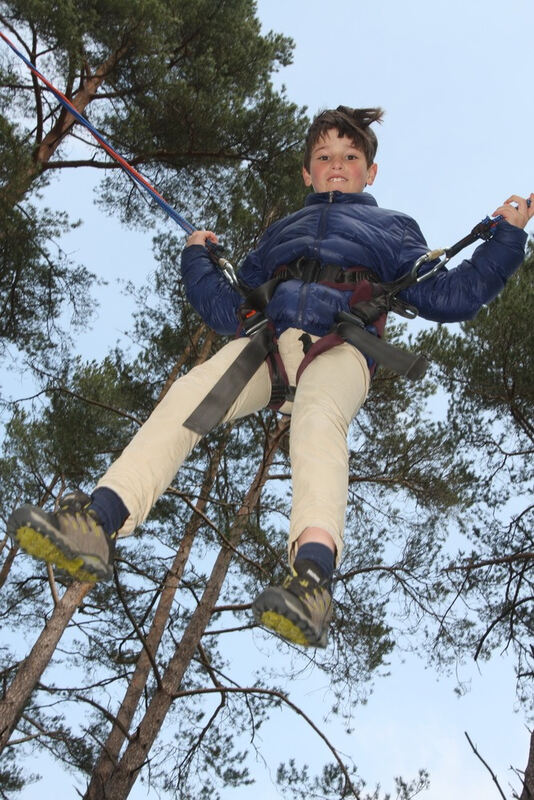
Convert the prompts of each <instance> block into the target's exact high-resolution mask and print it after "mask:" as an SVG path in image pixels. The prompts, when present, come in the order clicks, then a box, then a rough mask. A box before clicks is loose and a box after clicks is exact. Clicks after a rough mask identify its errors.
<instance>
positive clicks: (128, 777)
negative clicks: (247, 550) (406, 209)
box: [100, 420, 289, 800]
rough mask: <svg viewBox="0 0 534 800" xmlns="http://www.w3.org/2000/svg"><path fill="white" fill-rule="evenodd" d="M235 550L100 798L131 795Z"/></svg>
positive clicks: (233, 540)
mask: <svg viewBox="0 0 534 800" xmlns="http://www.w3.org/2000/svg"><path fill="white" fill-rule="evenodd" d="M288 424H289V422H288V421H287V420H282V421H281V422H280V423H279V424H278V426H277V428H276V430H275V431H274V433H273V435H272V436H270V437H269V439H268V441H267V443H266V448H265V453H264V457H263V460H262V463H261V465H260V467H259V469H258V471H257V473H256V476H255V478H254V480H253V482H252V484H251V486H250V489H249V491H248V492H247V494H246V496H245V499H244V501H243V504H242V506H241V508H240V509H239V511H238V514H237V517H236V522H235V524H234V526H233V528H232V529H231V531H230V532H229V534H228V540H229V543H230V544H231V545H232V548H233V547H234V546H235V545H236V544H237V543H238V542H239V540H240V538H241V535H242V532H243V529H244V526H245V524H246V521H247V519H248V518H249V516H250V514H251V513H252V511H253V510H254V508H255V506H256V504H257V502H258V500H259V497H260V493H261V489H262V487H263V484H264V483H265V480H266V479H267V475H268V470H269V467H270V465H271V463H272V459H273V457H274V455H275V453H276V451H277V449H278V444H279V441H280V438H281V436H282V435H283V434H284V432H285V431H286V429H287V427H288ZM233 552H234V551H233V549H231V548H230V547H223V548H221V550H220V551H219V555H218V556H217V559H216V561H215V565H214V567H213V570H212V572H211V575H210V578H209V580H208V583H207V586H206V589H205V590H204V593H203V595H202V597H201V599H200V602H199V604H198V606H197V608H196V610H195V611H194V613H193V615H192V617H191V620H190V622H189V624H188V626H187V628H186V629H185V631H184V635H183V637H182V640H181V642H180V644H179V645H178V647H177V649H176V651H175V653H174V655H173V657H172V658H171V660H170V662H169V665H168V667H167V669H166V671H165V674H164V675H163V677H162V679H161V683H160V685H159V686H158V688H157V689H156V690H155V693H154V696H153V698H152V700H151V702H150V705H149V706H148V709H147V711H146V713H145V716H144V717H143V719H142V720H141V723H140V725H139V727H138V728H137V730H136V732H135V734H134V735H133V736H132V737H131V738H130V743H129V745H128V747H127V748H126V750H125V751H124V754H123V756H122V758H121V759H120V761H119V762H118V763H117V764H116V766H115V768H114V770H113V772H112V774H111V775H110V777H109V779H108V781H107V783H106V785H105V787H103V794H101V795H100V797H101V800H104V799H105V800H125V798H127V797H128V795H129V793H130V790H131V789H132V787H133V785H134V783H135V781H136V779H137V776H138V774H139V771H140V769H141V767H142V766H143V764H145V763H146V760H147V758H148V755H149V752H150V749H151V747H152V745H153V743H154V741H155V739H156V737H157V736H158V734H159V732H160V730H161V727H162V725H163V722H164V720H165V717H166V715H167V712H168V711H169V709H170V707H171V705H172V702H173V700H174V697H175V695H176V693H177V692H178V690H179V688H180V684H181V681H182V679H183V676H184V674H185V672H186V670H187V668H188V666H189V664H190V662H191V659H192V658H193V655H194V654H195V652H196V650H197V648H198V645H199V643H200V641H201V638H202V635H203V633H204V631H205V629H206V627H207V625H208V623H209V621H210V618H211V613H212V610H213V607H214V605H215V602H216V600H217V598H218V596H219V594H220V591H221V588H222V585H223V582H224V579H225V577H226V573H227V571H228V568H229V566H230V562H231V560H232V556H233Z"/></svg>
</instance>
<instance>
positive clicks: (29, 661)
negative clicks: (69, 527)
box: [0, 583, 93, 752]
mask: <svg viewBox="0 0 534 800" xmlns="http://www.w3.org/2000/svg"><path fill="white" fill-rule="evenodd" d="M92 588H93V584H92V583H73V584H71V586H69V588H68V589H67V591H66V592H65V593H64V594H63V597H62V598H61V600H60V601H59V602H58V603H57V605H56V606H55V608H54V611H53V612H52V616H51V617H50V619H49V620H48V622H47V623H46V625H45V627H44V628H43V630H42V631H41V634H40V636H39V638H38V639H37V641H36V642H35V644H34V646H33V648H32V650H31V652H30V654H29V655H28V656H27V657H26V658H25V659H24V661H22V663H21V664H20V666H19V668H18V670H17V674H16V675H15V677H14V679H13V681H12V682H11V684H10V686H9V688H8V690H7V692H6V695H5V697H4V699H3V700H2V701H1V702H0V720H1V728H0V752H2V750H3V749H4V747H5V746H6V744H7V743H8V741H9V737H10V736H11V733H12V732H13V730H14V728H15V726H16V724H17V722H18V721H19V718H20V715H21V714H22V712H23V710H24V707H25V705H26V703H27V702H28V700H29V698H30V695H31V693H32V692H33V690H34V688H35V686H36V684H37V682H38V681H39V679H40V677H41V675H42V674H43V672H44V671H45V669H46V667H47V666H48V663H49V661H50V659H51V658H52V655H53V653H54V650H55V649H56V646H57V643H58V642H59V640H60V639H61V636H62V634H63V632H64V630H65V628H66V627H67V625H68V623H69V620H70V618H71V617H72V615H73V614H74V612H75V611H76V609H77V608H78V606H79V605H80V603H81V602H82V600H83V598H84V597H85V595H86V594H87V593H88V592H89V591H90V590H91V589H92Z"/></svg>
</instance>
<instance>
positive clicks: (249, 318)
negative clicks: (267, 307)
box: [242, 309, 269, 336]
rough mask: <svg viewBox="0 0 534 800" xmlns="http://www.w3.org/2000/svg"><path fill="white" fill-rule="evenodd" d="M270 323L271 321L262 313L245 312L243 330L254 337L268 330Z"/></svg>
mask: <svg viewBox="0 0 534 800" xmlns="http://www.w3.org/2000/svg"><path fill="white" fill-rule="evenodd" d="M268 322H269V320H268V319H267V317H266V316H265V315H264V314H262V313H261V311H255V310H254V309H252V310H251V311H247V312H245V314H244V316H243V323H242V325H243V330H244V331H245V333H246V334H247V336H254V334H256V333H259V331H261V330H263V329H264V328H266V327H267V325H268Z"/></svg>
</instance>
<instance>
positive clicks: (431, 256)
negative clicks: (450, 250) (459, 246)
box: [412, 248, 449, 283]
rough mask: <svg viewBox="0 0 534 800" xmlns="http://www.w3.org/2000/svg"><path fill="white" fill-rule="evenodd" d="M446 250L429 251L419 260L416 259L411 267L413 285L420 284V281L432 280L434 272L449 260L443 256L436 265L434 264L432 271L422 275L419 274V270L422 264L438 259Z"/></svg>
mask: <svg viewBox="0 0 534 800" xmlns="http://www.w3.org/2000/svg"><path fill="white" fill-rule="evenodd" d="M445 252H446V250H445V249H444V248H441V249H439V250H429V252H428V253H425V254H424V255H422V256H421V257H420V258H418V259H417V261H416V262H415V264H414V265H413V267H412V278H413V280H414V282H415V283H421V281H426V280H427V279H428V278H432V277H433V276H434V275H435V274H436V272H439V270H440V269H441V268H442V267H444V266H445V264H446V263H447V261H449V258H448V257H447V256H445V258H442V259H441V260H440V261H438V263H437V264H435V265H434V266H433V267H432V269H429V270H428V272H424V273H423V274H422V275H420V274H419V270H420V269H421V267H422V266H423V264H428V262H429V261H434V260H435V259H436V258H440V256H442V255H443V254H444V253H445Z"/></svg>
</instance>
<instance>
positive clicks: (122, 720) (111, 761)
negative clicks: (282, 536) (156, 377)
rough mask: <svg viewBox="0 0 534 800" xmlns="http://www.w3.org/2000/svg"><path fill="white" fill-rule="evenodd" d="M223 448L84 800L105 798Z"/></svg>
mask: <svg viewBox="0 0 534 800" xmlns="http://www.w3.org/2000/svg"><path fill="white" fill-rule="evenodd" d="M229 431H230V428H229ZM225 444H226V441H225V440H223V441H222V442H221V444H220V446H219V448H218V450H217V452H216V453H215V454H214V456H213V458H212V460H211V463H210V467H209V470H208V471H207V474H206V477H205V479H204V483H203V486H202V492H201V498H200V500H199V501H198V503H197V505H196V511H195V512H193V516H192V518H191V519H190V521H189V524H188V525H187V527H186V530H185V534H184V536H183V538H182V540H181V542H180V547H179V549H178V552H177V553H176V557H175V559H174V562H173V564H172V567H171V568H170V570H169V572H168V573H167V577H166V578H165V584H164V587H163V591H162V593H161V597H160V599H159V603H158V607H157V610H156V613H155V615H154V620H153V622H152V625H151V627H150V631H149V633H148V636H147V637H146V646H145V647H143V649H142V650H141V653H140V655H139V658H138V661H137V664H136V666H135V671H134V674H133V675H132V678H131V680H130V683H129V684H128V688H127V689H126V692H125V694H124V698H123V701H122V703H121V707H120V709H119V712H118V714H117V718H116V722H115V723H114V725H113V726H112V728H111V731H110V733H109V736H108V738H107V740H106V742H105V744H104V745H103V747H102V752H101V754H100V757H99V759H98V761H97V763H96V766H95V768H94V770H93V773H92V775H91V781H90V783H89V786H88V787H87V792H86V794H85V800H101V798H102V797H105V796H106V795H105V786H106V783H107V781H108V779H109V776H110V775H111V773H112V772H113V768H114V766H115V764H116V763H117V761H118V758H119V753H120V751H121V748H122V747H123V745H124V742H125V739H126V736H127V733H126V732H127V731H128V730H129V729H130V725H131V724H132V719H133V717H134V714H135V711H136V709H137V706H138V703H139V700H140V698H141V697H142V695H143V690H144V688H145V686H146V682H147V680H148V677H149V675H150V670H151V667H152V664H153V661H154V657H155V655H156V652H157V649H158V647H159V644H160V641H161V637H162V636H163V632H164V630H165V626H166V624H167V622H168V620H169V614H170V612H171V608H172V603H173V600H174V597H175V594H176V590H177V589H178V586H179V584H180V581H181V578H182V575H183V572H184V569H185V565H186V564H187V560H188V558H189V555H190V553H191V548H192V546H193V542H194V541H195V537H196V534H197V531H198V529H199V527H200V525H201V523H202V521H203V520H202V516H201V514H200V513H197V512H203V511H204V509H205V507H206V498H207V497H208V495H209V492H210V490H211V488H212V486H213V483H214V481H215V477H216V475H217V470H218V468H219V463H220V459H221V456H222V454H223V452H224V448H225Z"/></svg>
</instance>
